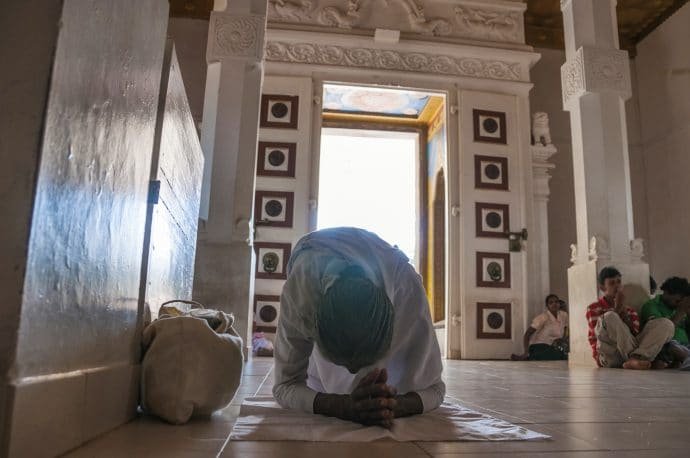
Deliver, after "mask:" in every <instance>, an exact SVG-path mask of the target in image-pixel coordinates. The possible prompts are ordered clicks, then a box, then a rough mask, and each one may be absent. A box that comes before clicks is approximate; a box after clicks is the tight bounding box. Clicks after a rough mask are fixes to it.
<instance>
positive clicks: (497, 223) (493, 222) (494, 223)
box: [484, 212, 503, 229]
mask: <svg viewBox="0 0 690 458" xmlns="http://www.w3.org/2000/svg"><path fill="white" fill-rule="evenodd" d="M502 220H503V218H501V215H500V214H498V213H496V212H489V213H487V214H486V217H485V218H484V221H486V225H487V226H489V227H490V228H491V229H496V228H498V227H501V222H502Z"/></svg>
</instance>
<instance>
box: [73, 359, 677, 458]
mask: <svg viewBox="0 0 690 458" xmlns="http://www.w3.org/2000/svg"><path fill="white" fill-rule="evenodd" d="M444 374H445V380H446V384H447V388H448V389H447V394H448V396H450V397H452V398H455V399H456V400H457V401H458V402H460V403H462V404H464V405H466V406H468V407H471V408H474V409H475V410H480V411H483V412H486V413H488V414H490V415H493V416H495V417H499V418H503V419H505V420H508V421H511V422H513V423H518V424H523V425H525V426H526V427H527V428H530V429H533V430H536V431H540V432H544V433H546V434H549V435H551V436H552V440H549V441H537V442H526V441H521V442H416V443H400V442H376V443H314V442H227V441H226V438H227V437H228V434H229V433H230V430H231V429H232V424H233V422H234V420H235V418H236V417H237V414H238V412H239V406H240V404H241V403H242V399H244V398H245V397H249V396H253V395H255V394H256V395H270V393H271V386H272V384H273V381H272V376H271V359H266V358H256V359H253V360H251V361H249V362H248V363H247V365H246V367H245V371H244V377H243V379H242V385H241V386H240V390H239V392H238V394H237V396H236V397H235V399H234V400H233V402H232V404H231V405H230V406H228V407H227V408H226V409H224V410H222V411H220V412H217V413H216V414H214V415H213V416H212V417H211V419H210V420H195V421H192V422H190V423H189V424H187V425H184V426H171V425H167V424H165V423H163V422H160V421H158V420H155V419H153V418H148V417H141V418H138V419H136V420H135V421H133V422H131V423H128V424H126V425H124V426H122V427H120V428H118V429H116V430H114V431H112V432H110V433H108V434H105V435H104V436H102V437H100V438H97V439H96V440H94V441H92V442H90V443H88V444H86V445H84V446H82V447H81V448H79V449H77V450H74V451H73V452H71V453H69V454H68V455H67V456H68V457H71V458H82V457H99V458H100V457H147V458H148V457H151V458H154V457H190V458H191V457H213V456H221V457H262V458H263V457H266V458H268V457H286V458H293V457H294V458H297V457H299V458H309V457H318V458H323V457H324V456H327V457H328V458H340V457H350V456H354V457H358V458H367V457H381V458H384V457H396V458H405V457H429V456H446V457H447V456H452V455H459V456H481V457H482V458H489V457H504V456H508V455H510V456H511V457H513V456H515V457H552V456H556V457H562V458H565V457H574V458H585V457H586V458H599V457H609V456H611V457H621V458H622V457H642V458H666V457H687V456H690V373H680V372H678V371H675V370H664V371H648V372H630V371H624V370H622V369H585V368H582V369H579V368H576V369H569V368H568V366H567V364H565V363H563V362H543V363H539V362H507V361H506V362H504V361H447V362H446V367H445V371H444Z"/></svg>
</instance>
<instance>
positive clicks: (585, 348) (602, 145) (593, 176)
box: [561, 0, 649, 366]
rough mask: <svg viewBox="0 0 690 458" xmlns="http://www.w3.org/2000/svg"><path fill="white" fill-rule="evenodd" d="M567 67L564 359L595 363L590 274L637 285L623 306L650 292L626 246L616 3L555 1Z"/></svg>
mask: <svg viewBox="0 0 690 458" xmlns="http://www.w3.org/2000/svg"><path fill="white" fill-rule="evenodd" d="M561 10H562V11H563V23H564V29H565V46H566V57H567V60H566V63H565V64H564V65H563V67H562V68H561V78H562V84H563V106H564V109H565V110H566V111H569V112H570V124H571V131H572V138H573V171H574V183H575V215H576V222H577V244H576V245H575V246H574V247H573V256H572V261H573V266H572V267H570V268H569V269H568V290H569V291H568V292H569V303H570V312H571V318H570V329H571V354H570V363H571V364H574V365H588V366H592V365H594V360H593V358H592V356H591V349H590V347H589V344H588V342H587V323H586V320H585V310H586V307H587V305H589V304H590V303H591V302H594V301H595V300H596V299H597V281H596V274H597V272H598V271H599V270H600V269H601V268H602V267H604V266H606V265H613V266H615V267H617V268H618V269H619V270H620V271H621V272H622V273H623V281H624V283H630V284H633V285H637V288H636V289H637V293H635V294H629V295H628V297H629V302H630V305H632V306H635V307H639V305H640V302H641V301H642V300H643V299H644V290H647V291H648V288H649V267H648V265H647V264H646V263H643V262H642V261H641V257H642V243H641V241H640V240H633V238H634V236H633V215H632V198H631V191H630V168H629V163H628V144H627V138H628V137H627V126H626V119H625V100H627V99H628V98H630V96H631V93H632V92H631V84H630V68H629V62H628V54H627V52H626V51H621V50H619V49H618V25H617V21H616V0H561Z"/></svg>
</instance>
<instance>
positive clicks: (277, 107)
mask: <svg viewBox="0 0 690 458" xmlns="http://www.w3.org/2000/svg"><path fill="white" fill-rule="evenodd" d="M271 114H272V115H273V116H274V117H276V118H278V119H280V118H284V117H285V116H286V115H287V114H288V106H287V105H286V104H284V103H283V102H278V103H274V104H273V105H272V106H271ZM494 122H495V121H494Z"/></svg>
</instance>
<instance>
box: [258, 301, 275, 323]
mask: <svg viewBox="0 0 690 458" xmlns="http://www.w3.org/2000/svg"><path fill="white" fill-rule="evenodd" d="M259 316H260V317H261V321H263V322H264V323H270V322H272V321H273V320H275V319H276V317H277V316H278V311H277V310H276V308H275V307H273V306H272V305H264V306H263V307H261V310H259Z"/></svg>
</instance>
